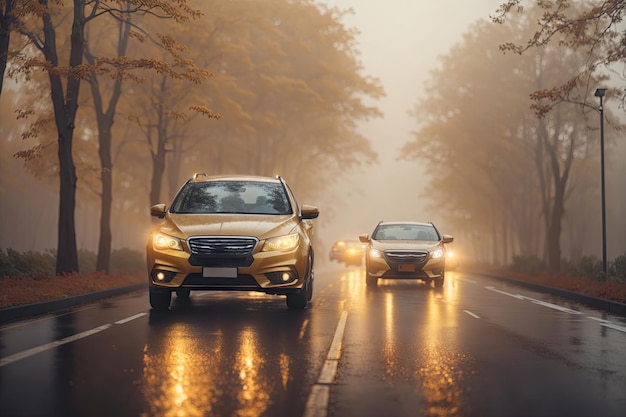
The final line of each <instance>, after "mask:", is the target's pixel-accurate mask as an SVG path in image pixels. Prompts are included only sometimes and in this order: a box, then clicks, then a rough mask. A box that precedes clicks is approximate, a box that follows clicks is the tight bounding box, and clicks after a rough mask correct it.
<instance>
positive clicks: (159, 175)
mask: <svg viewBox="0 0 626 417" xmlns="http://www.w3.org/2000/svg"><path fill="white" fill-rule="evenodd" d="M157 130H158V133H157V149H156V152H154V153H153V155H152V179H151V181H150V205H151V206H153V205H155V204H159V203H161V201H160V200H161V184H162V183H163V173H164V172H165V132H164V129H162V128H159V129H157Z"/></svg>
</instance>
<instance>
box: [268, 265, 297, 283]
mask: <svg viewBox="0 0 626 417" xmlns="http://www.w3.org/2000/svg"><path fill="white" fill-rule="evenodd" d="M265 276H266V277H267V279H269V280H270V282H271V283H272V284H286V283H289V282H293V281H295V280H297V279H298V273H297V272H296V270H295V269H293V268H290V270H289V271H277V272H268V273H266V274H265Z"/></svg>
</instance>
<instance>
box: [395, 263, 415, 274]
mask: <svg viewBox="0 0 626 417" xmlns="http://www.w3.org/2000/svg"><path fill="white" fill-rule="evenodd" d="M398 272H415V265H412V264H400V265H398Z"/></svg>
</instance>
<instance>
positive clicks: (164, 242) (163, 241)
mask: <svg viewBox="0 0 626 417" xmlns="http://www.w3.org/2000/svg"><path fill="white" fill-rule="evenodd" d="M152 245H153V246H154V248H155V249H159V250H164V249H174V250H183V243H182V242H181V240H180V239H179V238H177V237H174V236H170V235H166V234H163V233H155V234H154V237H153V238H152Z"/></svg>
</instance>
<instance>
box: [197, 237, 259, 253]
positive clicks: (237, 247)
mask: <svg viewBox="0 0 626 417" xmlns="http://www.w3.org/2000/svg"><path fill="white" fill-rule="evenodd" d="M187 243H188V244H189V250H190V251H191V254H192V255H200V256H248V255H250V254H252V252H253V251H254V248H255V247H256V245H257V243H259V240H258V239H256V238H254V237H222V236H218V237H212V236H203V237H190V238H189V239H187Z"/></svg>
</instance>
